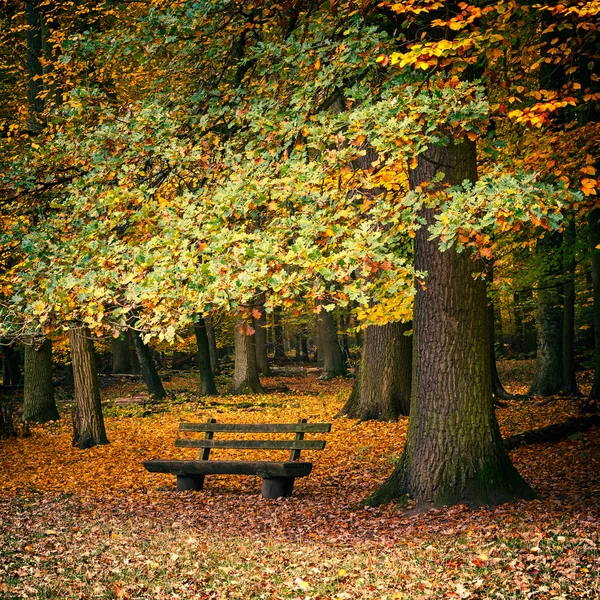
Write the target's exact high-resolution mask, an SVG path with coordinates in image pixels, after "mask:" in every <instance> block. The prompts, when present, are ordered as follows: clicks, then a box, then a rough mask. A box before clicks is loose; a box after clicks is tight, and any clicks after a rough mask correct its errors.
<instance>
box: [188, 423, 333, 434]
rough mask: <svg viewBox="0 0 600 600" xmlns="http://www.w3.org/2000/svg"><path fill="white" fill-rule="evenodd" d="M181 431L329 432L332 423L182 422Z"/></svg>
mask: <svg viewBox="0 0 600 600" xmlns="http://www.w3.org/2000/svg"><path fill="white" fill-rule="evenodd" d="M179 431H196V432H204V431H223V432H230V433H298V432H303V433H328V432H329V431H331V423H180V424H179Z"/></svg>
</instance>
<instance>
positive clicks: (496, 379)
mask: <svg viewBox="0 0 600 600" xmlns="http://www.w3.org/2000/svg"><path fill="white" fill-rule="evenodd" d="M488 327H489V336H490V367H491V373H492V393H493V394H494V398H496V399H497V400H510V399H511V398H514V396H513V395H512V394H509V393H508V392H507V391H506V390H505V389H504V386H503V385H502V382H501V381H500V375H498V366H497V365H496V344H495V332H494V305H493V303H490V304H488Z"/></svg>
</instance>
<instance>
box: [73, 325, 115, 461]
mask: <svg viewBox="0 0 600 600" xmlns="http://www.w3.org/2000/svg"><path fill="white" fill-rule="evenodd" d="M69 341H70V343H71V360H72V363H73V380H74V385H75V413H74V415H73V446H77V447H78V448H81V449H82V450H83V449H85V448H91V447H92V446H96V445H98V444H108V439H107V437H106V431H105V429H104V418H103V416H102V405H101V404H100V388H99V386H98V374H97V372H96V365H95V357H94V344H93V343H92V340H91V338H90V332H89V331H88V329H87V327H73V328H71V329H69Z"/></svg>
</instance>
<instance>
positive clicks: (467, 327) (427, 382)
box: [367, 140, 534, 506]
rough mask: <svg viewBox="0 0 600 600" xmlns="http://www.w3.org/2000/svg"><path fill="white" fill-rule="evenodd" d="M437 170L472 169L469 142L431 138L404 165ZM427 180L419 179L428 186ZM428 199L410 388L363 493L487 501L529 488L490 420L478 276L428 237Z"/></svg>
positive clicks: (461, 175)
mask: <svg viewBox="0 0 600 600" xmlns="http://www.w3.org/2000/svg"><path fill="white" fill-rule="evenodd" d="M438 170H439V171H442V172H443V173H444V174H445V181H446V182H448V183H450V184H458V183H461V182H462V181H464V180H465V179H468V180H470V181H475V180H476V177H477V166H476V150H475V145H474V144H472V143H471V142H468V141H466V140H463V141H462V143H459V144H453V143H452V142H449V144H448V145H447V146H445V147H434V146H430V147H429V148H428V149H427V150H426V151H425V152H424V153H423V154H422V155H421V156H419V159H418V166H417V167H416V169H414V170H412V171H411V172H410V174H409V181H410V187H411V189H415V188H416V187H417V186H418V185H421V184H422V183H425V182H431V181H432V179H433V178H434V176H435V175H436V173H437V172H438ZM431 187H432V186H431V185H430V186H429V187H428V188H427V189H431ZM434 215H435V209H432V208H423V209H421V211H420V216H421V217H422V218H423V219H424V221H425V223H426V224H427V225H424V226H423V227H422V228H421V229H420V230H419V231H418V232H417V235H416V238H415V269H417V270H419V271H427V279H426V287H425V288H423V287H422V286H419V285H417V293H416V297H415V308H414V336H415V340H414V345H413V351H414V355H413V361H414V367H413V368H414V371H413V393H412V398H411V407H410V418H409V421H408V435H407V440H406V445H405V449H404V453H403V456H402V459H401V461H400V463H399V464H398V466H397V467H396V469H395V471H394V472H393V473H392V475H391V476H390V478H389V479H388V480H387V481H386V482H385V483H384V484H383V485H382V487H380V488H379V489H378V490H377V491H376V492H375V493H374V494H373V495H372V496H371V497H370V498H369V499H368V500H367V502H368V503H369V504H372V505H377V504H381V503H382V502H387V501H390V500H392V499H394V498H398V497H402V496H404V495H409V496H410V497H411V498H413V499H414V500H416V501H417V502H418V503H433V504H434V505H436V506H442V505H452V504H456V503H466V504H469V505H474V506H480V505H495V504H499V503H502V502H507V501H511V500H513V499H515V498H532V497H534V493H533V491H532V490H531V488H530V487H529V485H528V484H527V483H526V482H525V481H524V480H523V479H522V478H521V476H520V475H519V473H518V472H517V471H516V469H515V468H514V467H513V465H512V464H511V462H510V459H509V457H508V455H507V453H506V450H505V449H504V445H503V442H502V438H501V436H500V430H499V427H498V423H497V421H496V416H495V413H494V407H493V400H492V385H491V377H490V362H489V358H490V350H489V343H490V340H489V327H488V317H487V294H486V286H485V281H483V280H482V279H481V278H477V279H476V278H475V277H474V273H475V272H477V271H478V270H480V269H479V268H478V267H480V266H481V265H478V264H477V263H476V262H475V261H474V260H473V258H472V257H471V256H470V253H469V252H467V251H463V252H461V253H458V252H456V250H455V249H454V248H450V249H449V250H446V251H445V252H440V250H439V247H438V243H439V242H438V240H435V239H434V240H429V239H428V238H429V231H428V225H430V224H431V223H432V221H433V219H434Z"/></svg>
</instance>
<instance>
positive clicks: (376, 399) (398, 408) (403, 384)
mask: <svg viewBox="0 0 600 600" xmlns="http://www.w3.org/2000/svg"><path fill="white" fill-rule="evenodd" d="M410 328H411V324H409V323H400V322H398V323H389V324H387V325H382V326H378V325H370V326H369V327H367V329H366V330H365V335H364V345H363V349H362V354H361V360H360V364H359V366H358V368H357V371H356V379H355V381H354V386H353V387H352V392H351V393H350V397H349V398H348V401H347V402H346V404H345V406H344V408H343V409H342V410H341V411H340V413H339V415H340V416H341V415H347V416H348V417H351V418H353V419H360V420H361V421H368V420H371V419H379V420H381V421H396V420H397V419H398V417H399V416H400V415H408V413H409V410H410V388H411V377H412V337H408V336H406V335H404V334H405V332H407V331H409V330H410Z"/></svg>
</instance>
